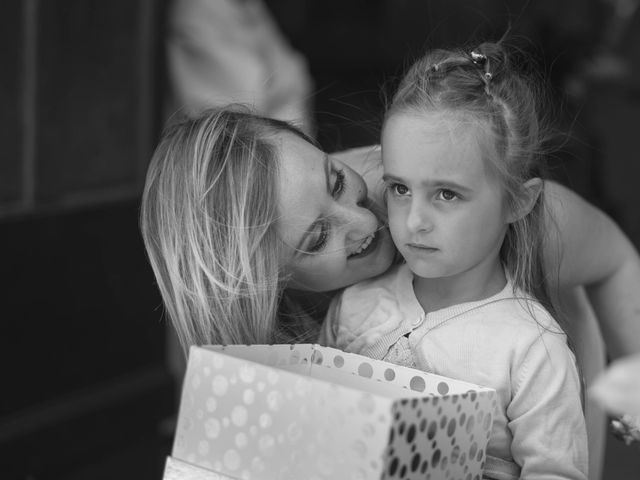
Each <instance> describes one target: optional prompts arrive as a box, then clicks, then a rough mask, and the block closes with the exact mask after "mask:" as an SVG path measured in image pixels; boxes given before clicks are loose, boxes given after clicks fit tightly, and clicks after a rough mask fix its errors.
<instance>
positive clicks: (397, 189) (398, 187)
mask: <svg viewBox="0 0 640 480" xmlns="http://www.w3.org/2000/svg"><path fill="white" fill-rule="evenodd" d="M389 190H390V191H391V193H392V194H393V195H397V196H399V197H403V196H405V195H408V194H409V187H407V186H406V185H403V184H402V183H392V184H390V185H389Z"/></svg>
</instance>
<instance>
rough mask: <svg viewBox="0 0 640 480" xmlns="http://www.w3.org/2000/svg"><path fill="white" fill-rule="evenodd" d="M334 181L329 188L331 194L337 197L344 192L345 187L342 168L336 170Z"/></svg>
mask: <svg viewBox="0 0 640 480" xmlns="http://www.w3.org/2000/svg"><path fill="white" fill-rule="evenodd" d="M335 172H336V181H335V182H334V184H333V189H332V190H331V195H333V197H334V198H337V197H339V196H340V195H342V192H344V187H345V184H346V183H345V175H344V170H336V171H335Z"/></svg>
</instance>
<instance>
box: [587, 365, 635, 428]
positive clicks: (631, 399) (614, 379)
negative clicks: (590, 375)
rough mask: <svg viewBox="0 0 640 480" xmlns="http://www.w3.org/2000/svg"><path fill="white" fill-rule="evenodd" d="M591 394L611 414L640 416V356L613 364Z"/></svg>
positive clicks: (598, 379)
mask: <svg viewBox="0 0 640 480" xmlns="http://www.w3.org/2000/svg"><path fill="white" fill-rule="evenodd" d="M589 394H590V395H591V396H592V397H593V399H594V400H595V401H596V402H598V403H599V404H600V405H602V407H604V408H605V409H606V410H607V411H608V412H610V413H614V414H623V413H628V414H631V415H639V416H640V354H635V355H630V356H627V357H623V358H621V359H619V360H617V361H615V362H613V363H612V364H611V365H610V366H609V368H607V370H605V372H604V373H603V374H602V375H600V376H599V377H598V378H597V379H596V380H595V381H594V383H593V386H592V387H591V388H590V389H589Z"/></svg>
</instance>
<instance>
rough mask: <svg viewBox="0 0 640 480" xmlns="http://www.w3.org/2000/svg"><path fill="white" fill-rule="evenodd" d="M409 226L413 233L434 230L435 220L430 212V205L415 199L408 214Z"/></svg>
mask: <svg viewBox="0 0 640 480" xmlns="http://www.w3.org/2000/svg"><path fill="white" fill-rule="evenodd" d="M407 228H408V229H409V231H410V232H412V233H418V232H425V233H428V232H430V231H431V230H433V220H432V219H431V215H430V212H429V208H428V205H427V204H426V203H425V202H421V201H418V200H415V199H414V200H413V201H412V203H411V208H410V209H409V214H408V215H407Z"/></svg>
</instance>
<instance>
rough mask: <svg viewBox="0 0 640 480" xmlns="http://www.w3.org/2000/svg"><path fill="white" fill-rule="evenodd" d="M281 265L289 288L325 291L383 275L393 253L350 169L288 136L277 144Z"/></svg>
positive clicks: (363, 188)
mask: <svg viewBox="0 0 640 480" xmlns="http://www.w3.org/2000/svg"><path fill="white" fill-rule="evenodd" d="M277 145H278V147H279V159H280V162H279V180H280V182H279V192H280V214H281V217H280V220H279V223H278V226H277V227H278V232H279V234H280V236H281V238H282V239H283V241H284V243H285V245H286V246H287V248H286V249H285V250H286V251H285V258H284V262H285V264H286V267H287V271H288V273H290V274H291V284H290V286H291V287H293V288H298V289H301V290H310V291H318V292H323V291H329V290H335V289H337V288H342V287H345V286H347V285H351V284H353V283H356V282H358V281H360V280H364V279H367V278H371V277H373V276H375V275H378V274H380V273H383V272H384V271H385V270H387V268H389V266H390V265H391V262H392V261H393V257H394V254H395V247H394V246H393V243H392V241H391V237H390V235H389V233H388V231H387V229H386V228H382V227H381V222H380V221H379V220H378V218H377V217H376V216H375V215H374V214H373V213H372V212H371V210H369V209H368V207H367V206H368V205H369V204H370V201H369V199H368V198H367V186H366V184H365V183H364V181H363V180H362V177H360V175H358V174H357V173H356V172H355V171H353V170H352V169H351V168H349V167H348V166H346V165H345V164H344V163H342V162H340V161H338V160H337V159H335V158H331V156H330V155H326V154H325V153H324V152H322V151H320V150H318V149H317V148H315V147H314V146H313V145H311V144H309V143H308V142H306V141H305V140H303V139H302V138H300V137H297V136H296V135H294V134H292V133H288V132H287V133H283V134H282V135H281V136H280V139H279V142H278V143H277Z"/></svg>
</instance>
